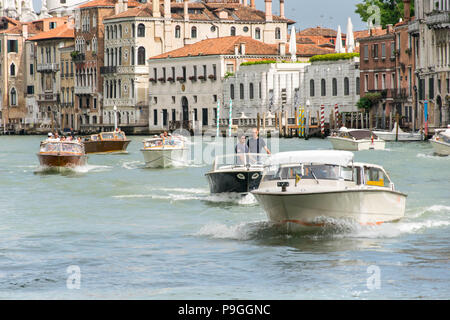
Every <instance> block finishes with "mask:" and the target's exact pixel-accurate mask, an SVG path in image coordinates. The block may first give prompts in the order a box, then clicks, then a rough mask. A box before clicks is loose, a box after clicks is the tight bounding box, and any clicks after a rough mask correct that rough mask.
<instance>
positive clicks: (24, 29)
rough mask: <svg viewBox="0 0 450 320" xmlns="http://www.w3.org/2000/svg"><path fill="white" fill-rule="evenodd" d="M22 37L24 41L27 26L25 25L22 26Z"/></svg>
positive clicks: (26, 36)
mask: <svg viewBox="0 0 450 320" xmlns="http://www.w3.org/2000/svg"><path fill="white" fill-rule="evenodd" d="M22 36H23V37H24V39H27V38H28V25H27V24H23V25H22Z"/></svg>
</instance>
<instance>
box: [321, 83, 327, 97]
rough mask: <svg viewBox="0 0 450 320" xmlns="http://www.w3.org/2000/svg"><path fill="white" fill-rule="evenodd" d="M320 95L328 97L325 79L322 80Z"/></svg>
mask: <svg viewBox="0 0 450 320" xmlns="http://www.w3.org/2000/svg"><path fill="white" fill-rule="evenodd" d="M320 95H321V96H322V97H325V96H326V95H327V82H326V81H325V79H322V80H320Z"/></svg>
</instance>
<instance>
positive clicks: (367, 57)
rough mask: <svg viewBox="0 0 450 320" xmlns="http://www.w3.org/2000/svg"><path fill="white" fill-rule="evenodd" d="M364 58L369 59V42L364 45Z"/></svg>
mask: <svg viewBox="0 0 450 320" xmlns="http://www.w3.org/2000/svg"><path fill="white" fill-rule="evenodd" d="M364 60H366V61H367V60H369V46H368V45H367V44H366V45H365V46H364Z"/></svg>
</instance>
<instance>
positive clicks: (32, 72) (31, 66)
mask: <svg viewBox="0 0 450 320" xmlns="http://www.w3.org/2000/svg"><path fill="white" fill-rule="evenodd" d="M33 74H34V65H33V64H32V63H30V75H33Z"/></svg>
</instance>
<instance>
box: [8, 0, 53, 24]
mask: <svg viewBox="0 0 450 320" xmlns="http://www.w3.org/2000/svg"><path fill="white" fill-rule="evenodd" d="M0 16H2V17H3V16H4V17H9V18H12V19H14V20H18V21H21V22H30V21H34V20H37V19H38V15H37V14H36V12H34V9H33V4H32V0H1V1H0ZM43 18H44V17H43Z"/></svg>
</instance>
